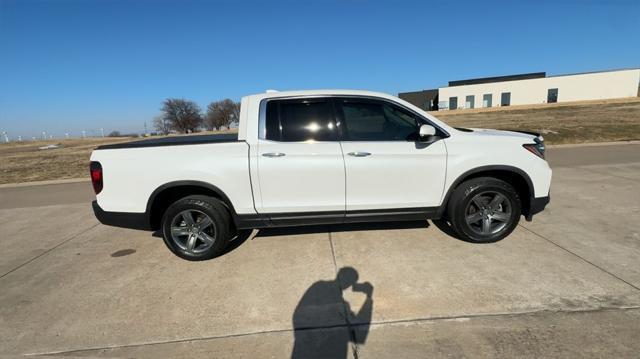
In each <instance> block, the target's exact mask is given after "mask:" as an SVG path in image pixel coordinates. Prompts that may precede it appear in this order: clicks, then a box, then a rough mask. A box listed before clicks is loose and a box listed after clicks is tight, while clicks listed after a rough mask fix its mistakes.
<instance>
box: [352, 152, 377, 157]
mask: <svg viewBox="0 0 640 359" xmlns="http://www.w3.org/2000/svg"><path fill="white" fill-rule="evenodd" d="M347 154H348V155H349V156H353V157H367V156H371V154H370V153H369V152H359V151H356V152H349V153H347Z"/></svg>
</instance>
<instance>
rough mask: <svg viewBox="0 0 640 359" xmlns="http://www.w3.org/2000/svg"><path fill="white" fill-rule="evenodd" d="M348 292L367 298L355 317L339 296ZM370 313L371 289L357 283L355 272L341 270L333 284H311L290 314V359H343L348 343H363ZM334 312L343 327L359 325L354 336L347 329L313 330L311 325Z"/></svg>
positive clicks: (347, 269) (367, 331)
mask: <svg viewBox="0 0 640 359" xmlns="http://www.w3.org/2000/svg"><path fill="white" fill-rule="evenodd" d="M349 288H351V289H352V290H353V291H354V292H361V293H364V294H366V296H367V297H366V299H365V302H364V304H363V305H362V307H361V308H360V310H359V311H358V312H357V313H355V312H353V311H352V310H351V306H350V305H349V302H347V301H346V300H345V299H344V298H343V296H342V292H343V291H344V290H347V289H349ZM372 310H373V285H371V283H369V282H363V283H358V272H357V271H356V270H355V269H354V268H352V267H343V268H340V270H339V271H338V274H337V275H336V278H335V279H334V280H328V281H324V280H320V281H317V282H315V283H313V284H312V285H311V286H310V287H309V289H307V291H306V292H305V293H304V295H303V296H302V298H301V299H300V301H299V302H298V305H297V306H296V309H295V311H294V313H293V328H294V337H295V342H294V345H293V351H292V353H291V358H346V357H347V354H348V352H349V343H353V344H363V343H364V342H365V340H366V338H367V334H368V333H369V324H370V323H371V312H372ZM335 311H339V313H340V314H341V317H342V318H343V319H344V321H345V322H344V324H358V335H357V336H356V335H355V331H354V330H353V329H352V328H350V327H348V328H347V329H348V330H340V329H341V328H331V329H324V330H321V329H318V328H314V324H315V323H318V322H319V321H321V320H322V319H323V318H331V317H333V316H335ZM347 331H348V332H347Z"/></svg>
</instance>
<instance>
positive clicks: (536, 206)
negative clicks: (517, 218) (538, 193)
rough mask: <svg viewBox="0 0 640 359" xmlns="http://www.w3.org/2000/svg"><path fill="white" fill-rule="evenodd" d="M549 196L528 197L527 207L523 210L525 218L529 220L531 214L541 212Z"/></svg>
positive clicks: (547, 202)
mask: <svg viewBox="0 0 640 359" xmlns="http://www.w3.org/2000/svg"><path fill="white" fill-rule="evenodd" d="M550 199H551V197H550V196H546V197H537V198H536V197H531V198H530V199H529V209H528V211H526V212H525V217H524V218H525V219H526V220H527V221H531V219H533V215H534V214H537V213H540V212H542V210H544V208H545V207H546V206H547V204H549V201H550Z"/></svg>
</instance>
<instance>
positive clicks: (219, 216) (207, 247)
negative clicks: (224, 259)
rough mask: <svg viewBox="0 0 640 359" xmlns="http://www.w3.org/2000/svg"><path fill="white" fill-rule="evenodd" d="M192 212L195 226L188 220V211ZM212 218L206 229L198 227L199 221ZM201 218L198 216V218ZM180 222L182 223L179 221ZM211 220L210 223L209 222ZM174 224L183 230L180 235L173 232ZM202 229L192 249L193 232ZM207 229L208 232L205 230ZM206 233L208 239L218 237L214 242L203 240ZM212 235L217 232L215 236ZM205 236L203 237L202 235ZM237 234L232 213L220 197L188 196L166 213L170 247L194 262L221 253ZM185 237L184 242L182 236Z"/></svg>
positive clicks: (164, 232)
mask: <svg viewBox="0 0 640 359" xmlns="http://www.w3.org/2000/svg"><path fill="white" fill-rule="evenodd" d="M185 213H187V215H188V214H189V213H190V214H191V216H190V217H192V218H193V220H194V222H195V223H193V225H192V226H191V227H189V225H188V224H187V223H186V220H185V219H186V218H185V217H184V214H185ZM205 215H206V217H208V218H209V219H210V220H211V222H212V225H210V226H208V227H207V228H205V229H201V230H199V229H197V225H198V223H199V222H198V220H200V223H202V224H204V222H205V221H204V218H205ZM195 217H197V218H195ZM178 222H180V223H179V224H178ZM207 223H208V222H207ZM172 226H173V227H174V228H179V229H183V228H184V229H183V230H181V232H185V233H189V234H185V233H180V234H179V235H177V236H175V237H174V236H173V235H172V229H171V228H172ZM187 228H192V229H193V231H194V232H189V230H188V229H187ZM196 232H199V235H197V236H196V235H195V234H194V236H195V237H196V239H195V240H194V241H193V242H194V245H191V248H192V249H191V250H189V244H187V243H188V241H189V239H190V238H191V235H192V234H191V233H196ZM205 232H206V233H205ZM204 234H207V239H208V240H210V239H214V240H213V241H209V242H205V241H204V240H203V239H201V238H204ZM212 234H215V236H213V235H212ZM201 235H202V236H203V237H201ZM232 236H233V231H232V223H231V216H230V214H229V211H228V210H227V208H226V207H225V206H224V204H222V202H220V201H219V200H217V199H216V198H213V197H209V196H203V195H192V196H188V197H184V198H182V199H179V200H178V201H176V202H174V203H173V204H171V206H169V208H167V210H166V211H165V213H164V215H163V216H162V237H163V239H164V243H165V244H166V246H167V248H169V250H170V251H171V252H173V253H174V254H175V255H177V256H178V257H180V258H183V259H186V260H190V261H202V260H207V259H211V258H214V257H217V256H219V255H221V254H222V253H223V252H224V250H225V248H226V247H227V244H228V243H229V241H230V240H231V238H232ZM183 238H184V243H183V242H182V239H183Z"/></svg>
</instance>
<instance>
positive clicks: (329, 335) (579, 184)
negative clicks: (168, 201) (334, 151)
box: [0, 144, 640, 358]
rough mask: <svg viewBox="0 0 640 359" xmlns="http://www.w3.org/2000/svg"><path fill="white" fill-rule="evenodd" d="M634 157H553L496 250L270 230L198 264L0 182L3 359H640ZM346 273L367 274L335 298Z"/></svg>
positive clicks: (74, 196) (421, 232)
mask: <svg viewBox="0 0 640 359" xmlns="http://www.w3.org/2000/svg"><path fill="white" fill-rule="evenodd" d="M639 155H640V145H638V144H630V145H620V146H600V147H597V148H596V147H579V148H557V149H551V150H549V160H550V163H551V164H552V167H554V179H553V187H552V201H551V204H550V206H549V207H548V208H547V210H546V211H545V212H543V213H542V214H540V215H537V216H536V217H535V218H534V221H533V222H531V223H528V222H524V221H523V222H521V225H520V226H519V228H518V229H517V230H516V231H515V232H514V233H513V234H512V235H511V236H510V237H508V238H507V239H505V240H503V241H501V242H498V243H495V244H489V245H474V244H469V243H465V242H461V241H458V240H456V239H453V238H451V237H448V236H447V235H445V234H444V233H442V232H441V231H440V230H438V229H437V228H436V227H435V226H429V227H427V226H426V225H425V224H424V223H405V224H380V225H367V226H362V225H352V226H331V227H314V228H306V229H299V228H298V229H278V230H269V231H266V230H265V231H260V232H258V231H255V232H253V233H243V236H242V237H241V238H238V239H237V244H236V245H235V246H234V247H235V248H234V249H233V250H232V251H230V252H229V253H227V254H226V255H224V256H222V257H219V258H217V259H214V260H211V261H206V262H201V263H192V262H186V261H183V260H180V259H179V258H177V257H175V256H173V255H171V254H170V252H169V251H168V250H167V249H166V248H165V247H164V244H163V243H162V240H161V239H160V238H157V237H154V236H152V235H151V234H150V233H147V232H142V231H133V230H125V229H118V228H111V227H105V226H102V225H99V224H98V223H97V221H96V220H95V219H94V218H93V215H92V213H91V208H90V201H91V199H92V198H93V195H92V190H91V187H90V184H89V183H75V184H59V185H47V186H37V187H21V188H1V189H0V233H1V235H0V244H2V248H3V250H2V252H1V253H0V355H16V356H18V355H22V354H41V355H56V356H58V355H61V356H70V357H85V356H92V357H94V356H96V357H148V358H153V357H216V358H219V357H248V358H249V357H250V358H255V357H272V358H281V357H289V356H291V353H292V351H293V350H294V343H295V347H296V349H295V350H296V353H302V355H300V356H301V357H304V356H307V355H308V354H323V355H324V356H326V357H346V356H354V355H355V354H357V355H358V357H359V358H378V357H380V358H388V357H416V358H418V357H420V358H422V357H446V356H455V357H465V356H468V357H496V356H497V357H514V356H525V357H540V356H544V357H549V356H550V357H573V356H587V357H589V356H591V357H605V356H617V357H634V356H635V355H636V354H637V353H638V352H640V342H639V341H638V340H637V333H639V332H640V320H638V319H640V309H639V308H640V289H639V288H640V264H639V262H638V260H637V258H638V257H639V255H640V221H639V219H640V207H639V205H638V204H637V203H640V194H638V191H637V189H638V184H639V182H640V156H639ZM341 268H353V269H354V270H355V271H356V272H357V274H358V279H357V283H358V284H356V285H355V286H354V287H351V288H348V289H346V290H345V291H344V292H343V293H342V296H341V295H340V290H339V287H340V286H341V285H343V284H344V283H345V281H347V278H345V277H344V276H343V277H341V278H336V273H337V272H338V271H339V270H340V269H341ZM365 282H368V283H370V285H371V286H372V288H373V292H372V296H371V298H372V300H371V301H370V305H371V306H370V307H368V306H367V304H366V303H367V296H366V294H365V292H366V291H367V290H366V285H364V284H363V283H365ZM312 286H314V288H321V289H320V291H316V292H314V293H318V294H314V298H315V299H314V300H316V302H313V303H311V302H309V303H301V302H304V301H303V299H302V298H303V297H305V298H308V297H306V296H304V294H305V292H306V291H307V290H308V289H309V288H310V287H312ZM346 304H348V305H346ZM367 308H370V310H369V309H367ZM293 320H295V321H296V323H298V326H299V327H301V328H303V329H302V330H298V331H296V332H294V331H293V330H292V321H293Z"/></svg>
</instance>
